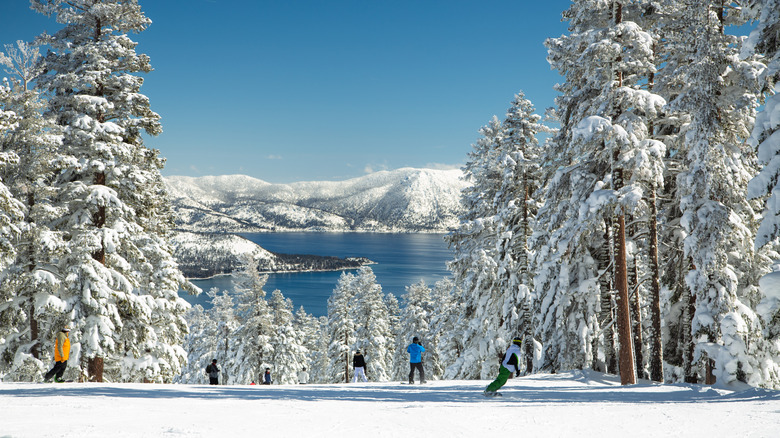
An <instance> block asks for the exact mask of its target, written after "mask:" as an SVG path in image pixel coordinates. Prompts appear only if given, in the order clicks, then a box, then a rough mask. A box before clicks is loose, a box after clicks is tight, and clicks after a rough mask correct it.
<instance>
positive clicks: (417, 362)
mask: <svg viewBox="0 0 780 438" xmlns="http://www.w3.org/2000/svg"><path fill="white" fill-rule="evenodd" d="M424 351H425V348H424V347H423V346H422V344H421V343H420V338H418V337H417V336H415V337H414V338H412V343H411V344H409V346H408V347H406V352H407V353H409V384H410V385H411V384H413V383H414V370H415V369H416V370H417V372H418V373H420V383H425V371H423V365H422V353H423V352H424Z"/></svg>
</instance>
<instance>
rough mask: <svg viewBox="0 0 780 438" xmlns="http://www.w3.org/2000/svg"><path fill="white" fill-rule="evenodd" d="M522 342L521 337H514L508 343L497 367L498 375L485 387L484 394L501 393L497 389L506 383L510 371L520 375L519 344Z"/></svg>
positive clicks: (494, 394) (509, 376)
mask: <svg viewBox="0 0 780 438" xmlns="http://www.w3.org/2000/svg"><path fill="white" fill-rule="evenodd" d="M522 344H523V339H522V338H519V337H516V338H514V339H512V345H510V346H509V348H508V349H507V350H506V353H504V358H503V360H502V361H501V366H500V367H499V369H498V377H496V380H494V381H493V382H492V383H491V384H490V385H488V387H487V388H485V396H487V397H492V396H496V395H501V393H500V392H498V390H499V389H500V388H501V387H502V386H504V384H506V381H507V379H511V378H512V373H514V374H516V375H520V346H521V345H522Z"/></svg>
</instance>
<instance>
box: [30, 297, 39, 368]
mask: <svg viewBox="0 0 780 438" xmlns="http://www.w3.org/2000/svg"><path fill="white" fill-rule="evenodd" d="M38 336H40V335H39V333H38V320H37V319H36V318H35V308H34V307H33V306H32V305H31V306H30V341H31V342H32V344H33V345H32V348H31V350H30V353H31V354H32V357H34V358H36V359H40V357H39V356H40V345H39V343H38Z"/></svg>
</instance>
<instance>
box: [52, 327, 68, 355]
mask: <svg viewBox="0 0 780 438" xmlns="http://www.w3.org/2000/svg"><path fill="white" fill-rule="evenodd" d="M69 356H70V339H68V335H67V334H65V332H59V333H57V342H56V343H55V344H54V361H55V362H63V361H66V360H68V357H69Z"/></svg>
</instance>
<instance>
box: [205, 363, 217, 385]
mask: <svg viewBox="0 0 780 438" xmlns="http://www.w3.org/2000/svg"><path fill="white" fill-rule="evenodd" d="M206 373H208V375H209V385H219V368H217V360H216V359H214V360H212V361H211V365H209V366H207V367H206Z"/></svg>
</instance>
